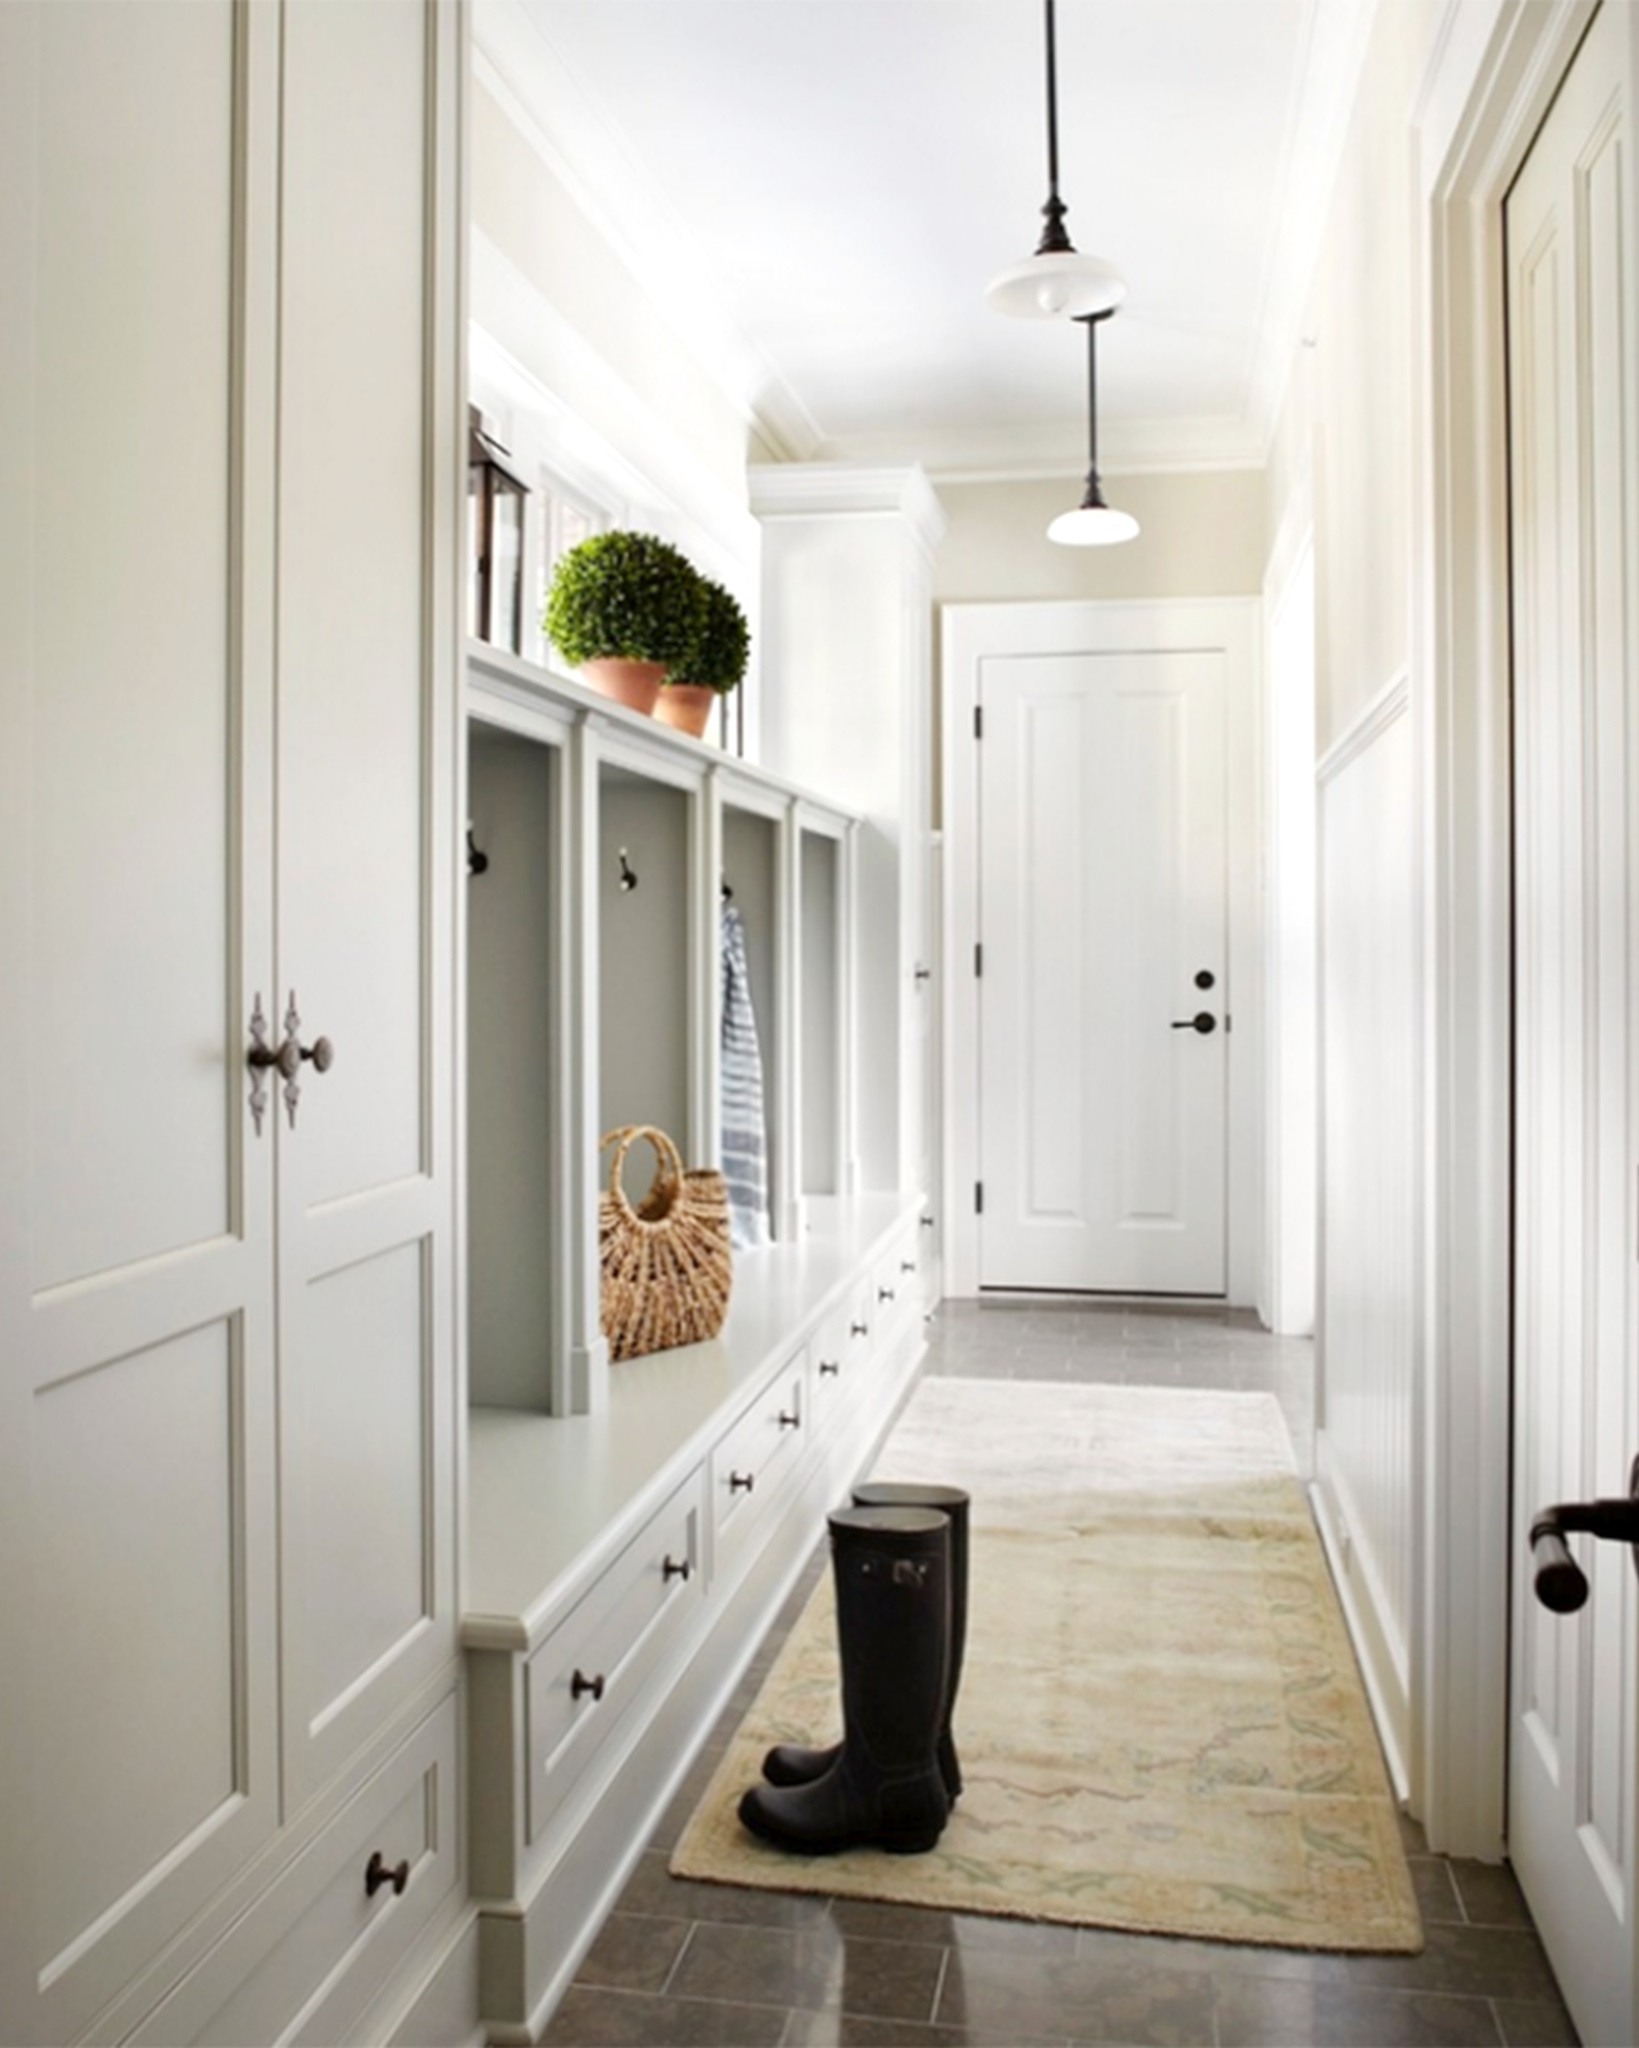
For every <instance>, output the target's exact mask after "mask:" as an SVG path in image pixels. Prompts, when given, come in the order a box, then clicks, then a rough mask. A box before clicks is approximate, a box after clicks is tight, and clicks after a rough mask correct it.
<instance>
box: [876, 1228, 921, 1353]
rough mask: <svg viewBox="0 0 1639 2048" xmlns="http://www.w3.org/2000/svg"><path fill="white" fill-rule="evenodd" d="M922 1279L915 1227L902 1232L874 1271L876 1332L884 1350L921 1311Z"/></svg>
mask: <svg viewBox="0 0 1639 2048" xmlns="http://www.w3.org/2000/svg"><path fill="white" fill-rule="evenodd" d="M921 1304H922V1281H921V1275H920V1272H919V1271H918V1266H917V1244H916V1234H915V1231H914V1228H913V1229H912V1230H908V1231H905V1232H902V1233H901V1235H900V1236H899V1237H898V1239H896V1241H895V1242H894V1244H893V1246H892V1247H891V1249H890V1250H888V1251H886V1252H884V1253H883V1254H882V1256H881V1257H880V1258H879V1259H878V1260H877V1262H876V1264H875V1266H874V1267H873V1268H872V1271H871V1312H872V1315H873V1316H874V1318H875V1329H874V1331H873V1333H872V1334H873V1336H874V1337H875V1339H876V1343H877V1346H878V1349H879V1351H883V1352H885V1351H886V1350H887V1349H888V1348H889V1346H890V1345H892V1344H893V1343H894V1341H895V1339H896V1338H897V1337H898V1336H899V1334H900V1332H901V1331H902V1330H903V1329H904V1328H905V1326H906V1325H907V1324H908V1323H911V1322H913V1321H914V1320H915V1319H916V1317H917V1316H918V1315H919V1314H920V1312H921Z"/></svg>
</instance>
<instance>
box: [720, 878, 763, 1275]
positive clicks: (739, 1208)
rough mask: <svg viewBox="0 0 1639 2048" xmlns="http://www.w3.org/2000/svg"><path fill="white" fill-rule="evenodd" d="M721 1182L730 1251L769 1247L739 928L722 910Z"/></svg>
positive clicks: (759, 1070)
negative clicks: (726, 1206) (724, 1186)
mask: <svg viewBox="0 0 1639 2048" xmlns="http://www.w3.org/2000/svg"><path fill="white" fill-rule="evenodd" d="M722 1082H723V1178H724V1179H725V1180H726V1181H727V1183H728V1203H729V1218H730V1222H731V1225H732V1229H733V1239H734V1244H735V1246H736V1248H740V1249H744V1248H748V1247H750V1246H752V1245H760V1244H767V1243H769V1242H770V1232H769V1227H768V1136H767V1132H766V1129H765V1127H764V1123H763V1059H762V1053H761V1052H760V1051H759V1049H758V1046H757V1019H756V1016H755V1014H754V1012H753V1010H752V1007H751V977H750V975H749V974H748V972H747V971H746V935H745V924H744V921H743V920H742V919H741V916H740V913H739V911H738V910H736V909H735V907H734V905H733V904H732V903H727V902H725V903H724V905H723V1042H722Z"/></svg>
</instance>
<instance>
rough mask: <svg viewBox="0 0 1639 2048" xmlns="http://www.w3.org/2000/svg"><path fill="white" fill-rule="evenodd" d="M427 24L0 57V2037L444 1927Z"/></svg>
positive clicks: (452, 649)
mask: <svg viewBox="0 0 1639 2048" xmlns="http://www.w3.org/2000/svg"><path fill="white" fill-rule="evenodd" d="M464 31H465V22H464V17H463V13H462V10H461V9H460V8H459V7H458V6H453V5H450V6H440V7H436V8H428V7H424V6H423V5H421V4H420V0H375V4H372V5H370V6H368V7H362V6H353V7H338V6H333V5H329V4H325V0H282V4H279V0H268V4H258V5H243V6H239V5H233V4H230V0H188V4H175V5H172V4H160V0H156V4H150V5H144V6H140V7H133V6H129V5H120V4H99V0H86V4H82V5H76V6H71V7H68V6H61V5H56V4H43V5H30V4H21V0H19V4H13V5H8V6H6V7H4V8H0V193H3V194H4V198H3V201H0V336H3V340H4V349H3V353H4V360H5V365H6V368H5V376H4V378H3V379H0V441H3V443H4V448H5V455H4V459H3V460H0V839H3V845H0V875H3V877H4V880H3V882H0V948H3V958H4V963H5V971H4V973H3V975H0V1065H3V1068H4V1072H5V1076H6V1080H5V1087H4V1090H3V1091H0V1188H3V1190H4V1193H3V1197H0V1200H3V1202H4V1216H3V1229H0V1725H3V1730H4V1740H3V1743H0V1901H3V1905H0V2038H3V2039H4V2040H5V2041H7V2042H29V2043H44V2042H52V2043H55V2042H65V2041H70V2040H81V2039H86V2040H97V2041H102V2040H115V2039H127V2038H135V2039H143V2040H151V2041H154V2042H163V2043H170V2044H175V2043H179V2042H185V2041H194V2040H208V2041H210V2042H213V2043H232V2042H248V2043H267V2042H271V2041H274V2040H281V2039H284V2038H286V2037H287V2036H293V2035H294V2036H300V2037H302V2038H310V2039H315V2040H339V2039H342V2038H347V2037H351V2036H352V2035H353V2034H355V2033H356V2032H359V2031H361V2030H362V2031H364V2032H368V2031H369V2029H370V2026H371V2019H370V2014H371V2012H372V2010H373V2009H376V2008H377V2007H379V2005H380V2004H381V2002H382V2001H383V2000H386V1999H390V1998H391V1996H392V1993H393V1986H394V1984H395V1982H397V1981H399V1980H400V1979H401V1978H402V1977H403V1976H404V1974H405V1973H406V1972H407V1971H409V1970H411V1969H413V1967H414V1966H415V1963H416V1960H417V1956H418V1952H419V1948H420V1944H421V1943H422V1942H423V1941H424V1940H425V1939H428V1938H430V1937H431V1936H432V1935H433V1933H434V1932H435V1930H436V1928H437V1926H438V1925H439V1923H440V1922H441V1921H445V1920H448V1919H451V1918H453V1916H454V1915H455V1913H456V1911H457V1908H458V1902H459V1898H460V1893H461V1889H462V1888H461V1885H460V1879H461V1876H462V1869H463V1862H464V1858H463V1849H462V1830H461V1825H460V1820H461V1784H460V1751H459V1714H458V1704H459V1697H458V1682H459V1675H460V1662H459V1656H458V1635H457V1623H458V1612H457V1591H458V1589H457V1572H456V1565H457V1552H456V1447H457V1440H458V1421H459V1414H458V1409H457V1400H456V1396H457V1388H456V1381H455V1370H456V1359H457V1351H456V1342H455V1338H456V1299H455V1284H454V1280H455V1275H454V1230H453V1222H454V1213H455V1194H456V1171H455V1156H454V1131H455V1122H454V1087H453V1075H454V1044H455V1022H456V1020H455V1013H454V998H455V948H454V897H455V883H456V865H455V848H454V843H453V842H454V826H455V822H456V817H457V815H458V814H457V810H456V803H457V787H458V785H457V770H458V756H457V737H458V735H457V728H456V723H455V720H456V715H457V687H456V686H457V678H458V665H459V659H460V651H461V644H462V643H461V638H460V633H461V622H460V619H459V616H458V599H459V593H460V587H461V586H460V575H459V547H460V535H459V525H458V520H459V506H460V491H461V468H460V465H461V457H462V406H461V398H462V392H461V382H462V379H461V370H460V361H459V354H460V350H459V337H460V332H461V329H460V279H459V263H460V246H461V232H462V220H463V209H462V192H461V176H460V161H461V141H460V127H461V107H462V102H463V94H464V90H465V87H464V68H465V61H466V52H465V47H464ZM258 1045H260V1046H261V1047H262V1048H263V1049H265V1052H266V1054H267V1055H269V1056H270V1057H271V1058H273V1059H274V1060H277V1059H278V1057H279V1055H280V1054H281V1053H282V1054H283V1055H284V1057H285V1058H286V1060H288V1061H289V1062H290V1070H289V1072H288V1074H287V1073H286V1072H284V1071H283V1070H282V1069H281V1067H280V1066H279V1065H277V1064H269V1065H262V1066H257V1065H255V1064H253V1063H252V1061H253V1056H254V1055H255V1054H256V1053H257V1048H258ZM327 1052H333V1055H334V1058H333V1062H332V1061H330V1060H328V1059H327V1058H326V1053H327ZM373 1872H374V1873H376V1874H375V1875H372V1873H373Z"/></svg>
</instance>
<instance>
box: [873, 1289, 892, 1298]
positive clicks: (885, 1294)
mask: <svg viewBox="0 0 1639 2048" xmlns="http://www.w3.org/2000/svg"><path fill="white" fill-rule="evenodd" d="M876 1298H877V1300H878V1301H892V1300H893V1298H894V1296H893V1289H892V1288H891V1287H879V1288H878V1289H877V1290H876Z"/></svg>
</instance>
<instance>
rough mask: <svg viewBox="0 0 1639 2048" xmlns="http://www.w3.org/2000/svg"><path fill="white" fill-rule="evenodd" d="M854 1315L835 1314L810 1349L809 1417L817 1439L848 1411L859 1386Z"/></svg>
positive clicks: (843, 1311) (845, 1311) (844, 1311)
mask: <svg viewBox="0 0 1639 2048" xmlns="http://www.w3.org/2000/svg"><path fill="white" fill-rule="evenodd" d="M852 1317H853V1311H852V1310H851V1309H848V1308H840V1309H836V1310H834V1311H833V1312H832V1313H831V1314H830V1315H828V1316H827V1317H826V1318H825V1320H824V1322H823V1323H821V1324H820V1326H819V1328H818V1329H817V1330H816V1331H815V1332H814V1336H813V1340H812V1342H811V1343H810V1344H809V1346H808V1415H809V1420H810V1422H811V1423H812V1425H813V1428H814V1433H815V1435H816V1436H818V1435H820V1434H822V1433H823V1431H824V1430H825V1429H826V1428H827V1427H828V1426H829V1424H830V1421H831V1418H832V1416H833V1415H836V1414H838V1413H839V1412H842V1411H844V1410H846V1408H847V1406H848V1397H849V1391H850V1389H851V1388H852V1387H853V1386H854V1385H855V1384H857V1382H858V1379H859V1373H858V1371H857V1369H854V1368H857V1365H858V1355H859V1352H860V1349H861V1347H860V1345H859V1343H858V1341H857V1340H850V1338H849V1335H848V1325H849V1323H850V1321H851V1320H852Z"/></svg>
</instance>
